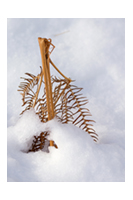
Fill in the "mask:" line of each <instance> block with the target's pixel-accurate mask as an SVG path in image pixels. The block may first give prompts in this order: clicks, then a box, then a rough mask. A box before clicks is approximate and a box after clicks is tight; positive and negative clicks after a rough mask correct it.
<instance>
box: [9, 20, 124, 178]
mask: <svg viewBox="0 0 133 200" xmlns="http://www.w3.org/2000/svg"><path fill="white" fill-rule="evenodd" d="M7 28H8V31H7V39H8V40H7V42H8V44H7V48H8V49H7V50H8V52H7V53H8V54H7V55H8V60H7V64H8V66H7V98H8V99H7V124H8V128H7V147H8V150H7V181H9V182H46V181H49V182H124V181H125V110H124V109H125V108H124V107H125V100H124V98H125V97H124V96H125V89H124V87H125V86H124V84H125V83H124V80H125V66H124V61H125V59H124V58H125V56H124V53H125V52H124V37H125V36H124V19H119V18H118V19H56V18H55V19H8V26H7ZM60 33H62V34H60ZM58 34H60V35H58ZM55 35H58V36H55ZM38 37H46V38H52V43H53V44H54V45H55V46H56V48H55V49H54V51H53V52H52V55H51V59H52V61H53V62H54V63H55V65H56V66H57V67H58V68H59V69H60V70H61V72H63V73H64V74H65V75H66V76H67V77H70V78H72V79H74V80H76V82H75V85H77V86H79V87H83V88H84V90H83V94H84V96H87V98H88V99H89V104H88V108H89V110H90V112H91V114H92V119H94V120H95V121H96V123H95V124H94V128H95V130H96V132H97V133H98V135H99V142H98V143H94V142H93V140H92V138H91V137H90V136H89V135H88V134H87V133H85V132H84V131H82V130H81V129H79V128H77V127H75V126H73V125H72V124H66V125H64V124H61V123H59V122H58V121H57V119H53V120H51V121H49V122H48V123H46V124H43V123H41V122H40V120H39V118H38V116H37V115H35V113H34V110H30V111H27V112H25V113H24V114H23V115H22V116H21V117H20V116H19V114H20V113H21V111H22V108H21V105H22V102H21V96H20V94H19V92H17V89H18V85H19V83H20V77H22V76H24V73H25V72H29V73H32V74H34V75H37V74H38V73H39V72H40V71H39V70H40V69H39V65H41V57H40V51H39V45H38V41H37V38H38ZM51 74H54V75H57V73H56V72H55V70H54V69H52V67H51ZM47 129H48V130H50V131H51V133H50V138H51V139H52V140H54V141H55V142H56V144H57V145H58V147H59V148H58V149H55V148H54V147H49V150H50V153H47V152H44V151H38V152H35V153H24V151H25V150H26V149H28V148H29V145H30V143H31V140H32V138H33V135H35V134H36V135H38V134H39V133H40V132H41V131H45V130H47Z"/></svg>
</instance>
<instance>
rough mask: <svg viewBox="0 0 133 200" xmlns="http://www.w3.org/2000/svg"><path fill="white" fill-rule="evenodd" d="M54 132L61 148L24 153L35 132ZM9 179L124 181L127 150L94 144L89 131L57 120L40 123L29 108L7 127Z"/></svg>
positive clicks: (115, 146) (51, 137) (115, 145)
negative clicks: (13, 123) (12, 124)
mask: <svg viewBox="0 0 133 200" xmlns="http://www.w3.org/2000/svg"><path fill="white" fill-rule="evenodd" d="M44 130H49V131H51V133H50V136H49V139H52V140H54V141H55V142H56V144H57V145H58V149H55V148H54V147H49V153H47V152H44V151H38V152H35V153H33V152H31V153H24V151H26V150H27V149H28V148H29V146H30V145H31V142H32V139H33V135H39V133H40V132H41V131H44ZM7 139H8V172H7V177H8V178H7V179H8V181H21V182H22V181H34V182H36V181H52V182H53V181H124V149H123V148H122V147H121V146H119V145H118V144H115V143H114V144H100V143H99V144H98V143H94V141H93V139H92V138H91V137H90V135H89V134H87V133H86V132H84V131H82V130H81V129H79V128H78V127H76V126H74V125H72V124H65V125H64V124H61V123H60V122H58V121H57V119H53V120H51V121H49V122H47V123H42V122H40V119H39V118H38V116H37V115H36V114H35V113H34V110H30V111H26V112H25V113H24V114H23V116H22V117H21V118H20V119H19V120H18V122H17V124H16V125H15V126H11V127H9V128H8V137H7Z"/></svg>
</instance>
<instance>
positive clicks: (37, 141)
mask: <svg viewBox="0 0 133 200" xmlns="http://www.w3.org/2000/svg"><path fill="white" fill-rule="evenodd" d="M48 135H49V132H48V131H44V132H41V133H40V135H39V136H34V139H33V142H32V146H31V147H30V149H29V151H28V152H36V151H38V150H42V151H45V152H47V153H49V149H48V147H49V146H54V147H55V148H57V149H58V146H57V145H56V144H55V142H54V141H53V140H48V139H47V136H48Z"/></svg>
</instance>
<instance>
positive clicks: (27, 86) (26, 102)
mask: <svg viewBox="0 0 133 200" xmlns="http://www.w3.org/2000/svg"><path fill="white" fill-rule="evenodd" d="M25 74H26V75H27V76H29V77H30V78H24V77H21V79H24V82H21V83H20V85H19V89H18V91H20V92H21V93H20V94H21V95H22V102H23V104H22V106H26V108H25V109H24V110H23V111H22V112H21V114H23V113H24V112H25V111H26V110H29V109H30V108H31V107H33V103H34V101H35V99H36V92H34V91H33V88H34V87H35V86H38V84H39V80H40V78H41V73H40V74H38V75H37V76H34V75H33V74H30V73H25Z"/></svg>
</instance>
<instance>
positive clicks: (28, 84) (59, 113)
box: [18, 68, 98, 149]
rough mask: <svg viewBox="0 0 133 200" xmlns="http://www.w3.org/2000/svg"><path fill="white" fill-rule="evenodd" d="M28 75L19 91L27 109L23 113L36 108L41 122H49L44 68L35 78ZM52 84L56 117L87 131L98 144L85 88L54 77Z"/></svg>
mask: <svg viewBox="0 0 133 200" xmlns="http://www.w3.org/2000/svg"><path fill="white" fill-rule="evenodd" d="M26 75H27V76H28V78H23V79H24V82H21V83H20V86H19V90H18V91H20V92H21V95H22V101H23V104H22V106H25V109H24V110H23V111H22V113H24V112H25V111H26V110H29V109H30V108H32V107H34V109H35V112H36V114H38V116H39V118H40V119H41V121H42V122H47V121H48V110H47V101H46V92H45V83H44V81H42V76H43V73H42V68H41V72H40V74H38V75H37V76H34V75H33V74H30V73H26ZM72 82H73V81H72ZM41 84H44V85H43V88H44V89H43V95H42V97H39V91H40V87H41ZM51 84H52V98H53V105H54V113H55V116H56V117H57V118H58V119H59V120H60V121H61V122H62V123H72V124H74V125H76V126H78V127H79V128H81V129H82V130H84V131H86V132H87V133H89V134H90V136H91V137H93V140H94V141H95V142H96V141H97V140H98V135H97V133H96V132H95V130H94V129H93V128H92V126H93V125H92V123H93V122H95V121H94V120H90V119H88V117H90V116H91V114H90V111H89V109H88V108H85V107H84V106H85V105H86V104H87V103H88V100H87V98H86V97H83V96H82V94H81V90H82V89H83V88H79V87H77V86H75V85H73V84H71V83H70V82H69V81H68V80H67V79H65V78H64V79H60V78H56V77H53V76H52V77H51ZM35 87H36V89H35ZM22 113H21V114H22ZM40 137H41V136H40ZM44 138H45V137H44ZM40 148H41V147H40ZM33 149H34V148H33ZM36 149H37V148H36Z"/></svg>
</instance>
